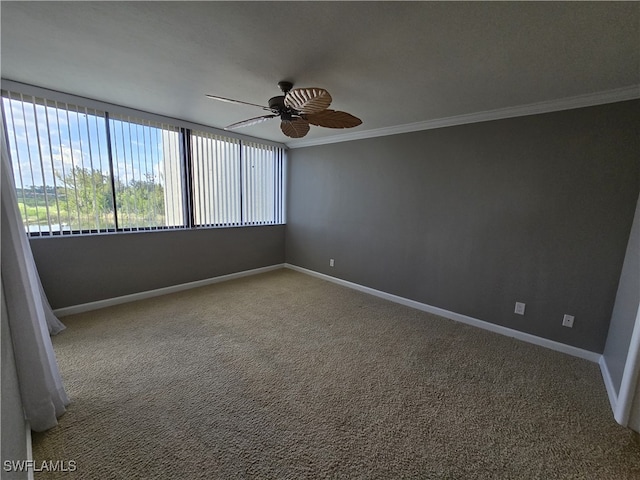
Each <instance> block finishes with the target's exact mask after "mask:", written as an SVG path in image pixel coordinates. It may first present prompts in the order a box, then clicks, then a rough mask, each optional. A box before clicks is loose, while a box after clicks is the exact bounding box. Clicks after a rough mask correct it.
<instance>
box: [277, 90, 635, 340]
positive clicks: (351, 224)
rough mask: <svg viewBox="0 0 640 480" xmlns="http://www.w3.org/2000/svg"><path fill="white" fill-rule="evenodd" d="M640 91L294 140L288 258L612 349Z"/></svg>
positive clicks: (629, 213)
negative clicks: (387, 130) (458, 121)
mask: <svg viewBox="0 0 640 480" xmlns="http://www.w3.org/2000/svg"><path fill="white" fill-rule="evenodd" d="M639 104H640V102H638V101H629V102H621V103H616V104H609V105H603V106H597V107H590V108H583V109H575V110H569V111H563V112H554V113H549V114H543V115H533V116H526V117H520V118H513V119H505V120H498V121H491V122H483V123H476V124H470V125H461V126H455V127H449V128H441V129H435V130H429V131H422V132H415V133H408V134H402V135H394V136H388V137H381V138H373V139H367V140H358V141H352V142H345V143H339V144H331V145H323V146H316V147H307V148H300V149H294V150H292V151H290V152H289V162H288V163H289V172H288V180H289V185H288V188H289V190H288V213H287V230H286V232H287V235H286V259H287V262H289V263H292V264H295V265H299V266H302V267H305V268H309V269H311V270H315V271H318V272H322V273H326V274H329V275H332V276H335V277H339V278H342V279H345V280H348V281H352V282H355V283H358V284H361V285H365V286H368V287H372V288H375V289H379V290H382V291H385V292H389V293H392V294H396V295H400V296H402V297H406V298H410V299H413V300H416V301H419V302H423V303H426V304H429V305H433V306H436V307H440V308H444V309H447V310H450V311H453V312H457V313H460V314H464V315H469V316H471V317H475V318H478V319H481V320H485V321H487V322H492V323H495V324H498V325H504V326H506V327H509V328H513V329H516V330H521V331H523V332H528V333H531V334H534V335H538V336H541V337H545V338H549V339H553V340H556V341H559V342H563V343H566V344H569V345H574V346H577V347H581V348H584V349H587V350H591V351H594V352H602V350H603V348H604V343H605V339H606V336H607V331H608V328H609V320H610V318H611V313H612V308H613V303H614V298H615V295H616V289H617V286H618V279H619V277H620V271H621V268H622V262H623V259H624V255H625V248H626V245H627V239H628V237H629V232H630V229H631V224H632V219H633V215H634V209H635V204H636V200H637V198H638V188H639V186H638V178H639V162H638V158H639V155H640V145H639V140H638V130H639V128H640V125H639V123H640V120H639V119H640V116H639V115H638V108H639V106H640V105H639ZM365 121H366V119H365ZM329 258H334V259H335V262H336V263H335V267H334V268H331V267H329ZM516 301H521V302H525V303H526V305H527V308H526V315H525V316H518V315H515V314H514V313H513V309H514V303H515V302H516ZM565 313H568V314H571V315H574V316H575V324H574V327H573V329H569V328H566V327H562V325H561V323H562V316H563V314H565Z"/></svg>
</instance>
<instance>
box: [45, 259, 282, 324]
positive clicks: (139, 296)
mask: <svg viewBox="0 0 640 480" xmlns="http://www.w3.org/2000/svg"><path fill="white" fill-rule="evenodd" d="M282 268H284V264H283V263H278V264H275V265H269V266H267V267H260V268H254V269H252V270H243V271H241V272H236V273H230V274H228V275H221V276H219V277H212V278H205V279H204V280H196V281H194V282H187V283H181V284H178V285H172V286H170V287H163V288H157V289H155V290H147V291H144V292H138V293H132V294H130V295H123V296H121V297H115V298H107V299H105V300H98V301H95V302H89V303H82V304H80V305H72V306H70V307H64V308H58V309H55V310H54V311H53V313H54V314H55V315H56V316H57V317H66V316H67V315H74V314H76V313H83V312H90V311H91V310H98V309H100V308H106V307H111V306H114V305H120V304H122V303H129V302H135V301H137V300H144V299H145V298H152V297H159V296H160V295H167V294H169V293H176V292H181V291H183V290H189V289H192V288H198V287H204V286H206V285H212V284H214V283H220V282H226V281H229V280H234V279H236V278H242V277H248V276H250V275H258V274H260V273H266V272H270V271H272V270H280V269H282Z"/></svg>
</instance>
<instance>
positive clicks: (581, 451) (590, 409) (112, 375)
mask: <svg viewBox="0 0 640 480" xmlns="http://www.w3.org/2000/svg"><path fill="white" fill-rule="evenodd" d="M63 320H64V321H65V323H66V325H67V326H68V329H67V330H66V331H65V332H63V333H62V334H60V335H58V336H57V337H54V346H55V350H56V354H57V357H58V361H59V364H60V368H61V371H62V376H63V379H64V381H65V385H66V388H67V391H68V393H69V395H70V397H71V400H72V404H71V405H70V406H69V409H68V411H67V413H66V414H65V415H64V416H63V417H62V418H61V419H60V424H59V426H58V427H56V428H54V429H52V430H50V431H49V432H46V433H44V434H35V435H34V445H33V448H34V458H35V459H36V461H42V460H75V461H76V462H77V471H76V472H73V473H58V474H57V475H51V474H46V473H41V474H37V475H36V479H44V478H54V477H55V478H65V479H71V478H82V479H101V480H102V479H109V478H121V479H153V478H161V479H182V478H184V479H193V478H202V479H236V478H256V479H263V478H264V479H316V478H318V479H322V478H345V479H352V478H354V479H377V478H384V479H397V478H415V479H418V478H419V479H429V478H434V479H474V480H476V479H489V478H491V479H544V480H547V479H597V480H606V479H611V480H622V479H638V478H640V440H639V436H638V435H637V434H635V433H634V432H632V431H631V430H628V429H625V428H622V427H620V426H619V425H618V424H616V423H615V421H614V419H613V417H612V413H611V409H610V407H609V403H608V400H607V395H606V392H605V389H604V386H603V383H602V379H601V376H600V372H599V369H598V366H597V365H596V364H594V363H590V362H588V361H585V360H581V359H577V358H573V357H570V356H567V355H564V354H561V353H557V352H553V351H550V350H546V349H544V348H541V347H537V346H533V345H529V344H527V343H523V342H520V341H518V340H514V339H511V338H506V337H503V336H500V335H497V334H493V333H490V332H487V331H484V330H479V329H476V328H473V327H469V326H465V325H462V324H458V323H455V322H452V321H449V320H445V319H442V318H439V317H436V316H433V315H429V314H426V313H424V312H420V311H416V310H413V309H410V308H407V307H403V306H400V305H397V304H394V303H390V302H387V301H384V300H381V299H378V298H376V297H371V296H368V295H365V294H362V293H359V292H356V291H353V290H350V289H347V288H343V287H340V286H337V285H334V284H331V283H328V282H325V281H322V280H319V279H316V278H313V277H310V276H307V275H304V274H301V273H298V272H293V271H291V270H279V271H275V272H270V273H266V274H263V275H257V276H253V277H246V278H243V279H239V280H234V281H231V282H226V283H221V284H216V285H212V286H209V287H204V288H199V289H195V290H190V291H185V292H181V293H177V294H173V295H167V296H164V297H157V298H153V299H149V300H144V301H140V302H136V303H130V304H127V305H120V306H116V307H111V308H107V309H104V310H100V311H95V312H89V313H86V314H81V315H76V316H73V317H66V318H64V319H63Z"/></svg>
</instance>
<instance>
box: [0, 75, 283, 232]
mask: <svg viewBox="0 0 640 480" xmlns="http://www.w3.org/2000/svg"><path fill="white" fill-rule="evenodd" d="M1 90H2V93H1V96H2V98H3V99H4V98H10V99H12V100H18V99H16V98H15V96H11V97H8V96H7V92H10V93H12V94H14V93H15V94H19V95H20V96H21V100H23V101H26V102H29V103H31V102H32V101H33V102H35V101H36V100H39V99H42V100H44V101H45V103H46V102H54V103H55V104H56V105H59V106H60V107H59V108H64V106H65V105H66V106H71V107H80V108H82V109H87V110H92V111H94V112H100V113H103V114H104V119H105V130H106V141H107V150H108V163H109V166H108V168H109V178H110V182H111V193H112V196H113V203H114V206H113V212H114V218H115V220H114V223H115V228H104V229H94V228H90V229H80V230H57V231H36V232H31V231H26V233H27V235H28V236H29V237H61V236H78V235H100V234H114V233H130V232H150V231H171V230H190V229H204V228H238V227H251V226H273V225H284V224H286V185H287V181H286V171H287V168H286V166H287V147H286V145H284V144H282V143H279V142H273V141H269V140H263V139H259V138H255V137H251V136H248V135H242V134H238V133H236V132H228V131H226V130H221V129H217V128H214V127H210V126H207V125H201V124H197V123H193V122H189V121H185V120H180V119H175V118H171V117H166V116H163V115H158V114H154V113H149V112H145V111H142V110H137V109H133V108H128V107H123V106H120V105H115V104H109V103H106V102H101V101H98V100H93V99H90V98H86V97H80V96H76V95H72V94H68V93H63V92H58V91H55V90H50V89H46V88H43V87H37V86H34V85H27V84H23V83H20V82H15V81H12V80H6V79H2V81H1ZM25 97H26V98H25ZM70 111H73V110H70ZM5 115H6V112H5V109H4V100H3V106H2V117H3V118H2V122H3V123H4V124H5V136H6V137H7V138H5V145H6V146H7V148H9V146H10V144H9V142H8V135H9V133H8V129H7V128H6V125H7V122H6V118H5ZM112 117H113V118H116V119H118V120H122V121H127V120H125V119H127V118H130V119H132V120H142V121H144V122H149V123H150V124H156V125H169V126H171V127H175V128H176V130H177V132H178V148H179V150H180V151H179V157H180V169H181V172H182V186H181V194H182V204H183V205H182V207H183V224H182V225H176V226H165V225H160V226H138V227H121V226H120V225H119V222H118V212H117V204H116V189H115V188H116V185H115V181H116V179H115V177H116V175H115V170H114V165H113V152H112V151H111V150H112V141H111V134H112V132H111V128H110V120H111V118H112ZM199 133H204V134H207V135H214V136H217V137H223V138H225V139H228V140H230V141H237V142H238V150H239V152H240V154H239V159H238V161H239V168H240V176H239V178H238V182H239V188H240V192H241V198H240V204H241V205H242V202H245V201H246V199H245V198H244V197H243V196H242V188H243V184H244V178H243V177H242V163H243V158H242V152H243V151H244V148H245V145H246V146H247V147H248V146H253V145H259V146H263V147H267V148H272V149H273V157H274V162H275V161H278V162H280V163H279V174H280V178H277V179H276V178H275V177H274V178H273V179H271V178H270V179H269V180H268V181H270V182H271V181H273V182H275V183H276V184H279V185H280V191H279V193H278V192H274V195H275V197H277V198H274V203H275V204H277V205H279V206H280V208H281V211H280V217H281V218H277V217H278V215H277V214H274V220H273V222H259V223H254V222H247V221H245V219H244V218H242V214H241V218H240V222H239V223H238V224H224V223H221V224H206V223H205V224H202V225H198V224H197V223H196V221H195V220H196V218H195V208H194V204H195V203H196V201H197V199H195V198H194V178H193V173H194V164H193V158H192V150H191V147H192V143H193V135H195V134H199ZM49 141H50V140H49ZM8 153H9V154H10V153H11V152H10V151H9V152H8ZM29 161H30V162H31V159H30V160H29ZM36 161H37V160H36ZM11 163H12V165H11V167H12V170H13V168H14V165H13V164H14V161H13V159H12V161H11ZM48 186H49V185H45V189H46V187H48ZM56 201H57V196H56V200H54V203H52V205H55V202H56ZM241 211H242V207H241ZM21 215H22V212H21ZM23 220H24V219H23ZM25 225H26V224H25Z"/></svg>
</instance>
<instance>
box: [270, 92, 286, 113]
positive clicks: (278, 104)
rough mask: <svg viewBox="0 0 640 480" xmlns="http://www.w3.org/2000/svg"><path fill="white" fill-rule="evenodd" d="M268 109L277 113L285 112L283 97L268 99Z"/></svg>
mask: <svg viewBox="0 0 640 480" xmlns="http://www.w3.org/2000/svg"><path fill="white" fill-rule="evenodd" d="M269 108H270V109H272V110H277V111H278V112H280V111H283V110H285V109H286V108H287V107H285V105H284V95H278V96H277V97H271V98H270V99H269Z"/></svg>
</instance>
